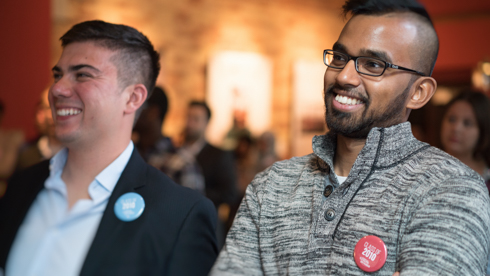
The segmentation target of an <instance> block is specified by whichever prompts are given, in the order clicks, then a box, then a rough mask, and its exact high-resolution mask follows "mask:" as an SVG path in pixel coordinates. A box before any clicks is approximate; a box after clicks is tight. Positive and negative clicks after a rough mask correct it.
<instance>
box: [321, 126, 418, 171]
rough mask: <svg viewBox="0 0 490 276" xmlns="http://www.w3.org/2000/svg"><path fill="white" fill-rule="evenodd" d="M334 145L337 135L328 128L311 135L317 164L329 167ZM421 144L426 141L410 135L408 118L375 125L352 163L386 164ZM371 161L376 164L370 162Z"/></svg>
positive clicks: (402, 156)
mask: <svg viewBox="0 0 490 276" xmlns="http://www.w3.org/2000/svg"><path fill="white" fill-rule="evenodd" d="M336 146H337V137H336V135H334V134H332V133H331V132H328V133H327V134H325V135H319V136H315V137H313V152H314V153H315V154H316V155H317V156H318V157H319V160H318V162H319V165H320V167H322V168H326V167H329V168H333V157H334V155H335V149H336ZM424 146H427V144H426V143H422V142H420V141H418V140H417V139H415V137H414V136H413V134H412V130H411V125H410V123H409V122H404V123H401V124H397V125H393V126H390V127H386V128H378V127H375V128H373V129H371V131H370V132H369V134H368V137H367V139H366V144H365V145H364V147H363V149H362V150H361V152H360V153H359V155H358V156H357V159H356V161H355V163H354V167H356V166H358V165H375V166H376V167H386V166H390V165H393V164H395V163H397V162H400V161H402V160H403V159H405V158H406V157H408V156H409V155H411V154H412V153H413V152H414V151H416V150H418V149H420V148H422V147H424ZM378 148H379V149H378ZM376 156H377V158H376ZM374 161H376V164H372V163H373V162H374ZM367 163H371V164H367Z"/></svg>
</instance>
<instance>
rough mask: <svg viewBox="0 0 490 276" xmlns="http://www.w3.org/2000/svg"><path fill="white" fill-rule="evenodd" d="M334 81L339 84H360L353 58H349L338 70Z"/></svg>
mask: <svg viewBox="0 0 490 276" xmlns="http://www.w3.org/2000/svg"><path fill="white" fill-rule="evenodd" d="M336 81H337V83H338V84H339V85H340V86H351V87H357V86H359V85H360V84H361V78H360V76H359V73H358V72H357V70H356V63H355V61H354V60H349V61H348V62H347V64H346V65H345V67H344V68H343V69H342V70H341V71H340V72H339V74H338V75H337V77H336Z"/></svg>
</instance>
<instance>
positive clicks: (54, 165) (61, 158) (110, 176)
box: [45, 141, 134, 194]
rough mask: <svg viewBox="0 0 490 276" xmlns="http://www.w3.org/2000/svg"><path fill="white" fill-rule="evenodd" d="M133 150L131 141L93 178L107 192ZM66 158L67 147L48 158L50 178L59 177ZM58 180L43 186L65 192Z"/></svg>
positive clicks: (111, 189) (110, 189)
mask: <svg viewBox="0 0 490 276" xmlns="http://www.w3.org/2000/svg"><path fill="white" fill-rule="evenodd" d="M133 150H134V144H133V141H130V142H129V145H128V146H127V147H126V149H125V150H124V151H123V152H122V153H121V154H120V155H119V156H118V157H117V158H116V160H114V161H113V162H112V163H111V164H110V165H109V166H107V167H106V168H105V169H104V170H103V171H101V172H100V173H99V174H98V175H97V176H96V177H95V180H96V181H97V182H98V183H100V185H102V186H103V187H104V188H105V189H106V190H107V191H108V192H112V191H113V190H114V187H115V186H116V184H117V181H118V180H119V177H120V176H121V174H122V172H123V170H124V168H126V165H127V164H128V162H129V158H130V157H131V154H132V152H133ZM67 158H68V149H67V148H63V149H62V150H60V151H59V152H58V153H57V154H55V155H54V156H53V158H51V160H50V166H49V169H50V173H49V176H50V178H60V179H61V173H62V172H63V168H64V167H65V164H66V159H67ZM59 184H60V183H59V181H56V182H54V181H46V182H45V187H46V188H47V189H57V190H60V191H61V192H62V193H63V194H66V187H58V186H59Z"/></svg>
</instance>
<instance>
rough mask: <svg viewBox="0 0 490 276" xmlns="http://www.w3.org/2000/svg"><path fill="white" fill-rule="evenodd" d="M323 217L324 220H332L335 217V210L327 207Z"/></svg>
mask: <svg viewBox="0 0 490 276" xmlns="http://www.w3.org/2000/svg"><path fill="white" fill-rule="evenodd" d="M324 217H325V219H326V220H328V221H332V220H333V219H334V218H335V210H334V209H332V208H329V209H327V211H325V214H324Z"/></svg>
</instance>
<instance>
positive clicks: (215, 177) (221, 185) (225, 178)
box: [182, 101, 237, 208]
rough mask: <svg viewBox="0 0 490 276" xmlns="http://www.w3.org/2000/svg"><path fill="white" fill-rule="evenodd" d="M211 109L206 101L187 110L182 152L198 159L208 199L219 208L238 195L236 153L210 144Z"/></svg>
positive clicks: (192, 103) (197, 103) (196, 102)
mask: <svg viewBox="0 0 490 276" xmlns="http://www.w3.org/2000/svg"><path fill="white" fill-rule="evenodd" d="M210 118H211V110H210V109H209V107H208V105H207V104H206V103H205V102H200V101H192V102H191V103H190V104H189V107H188V110H187V120H186V125H185V128H184V137H183V145H182V149H183V150H186V151H187V152H188V153H189V154H191V155H192V156H194V157H195V158H196V161H197V163H198V164H199V166H200V167H201V169H202V172H203V175H204V182H205V192H206V196H207V197H208V198H209V199H211V201H213V203H214V205H215V206H216V208H218V207H219V206H220V205H222V204H228V205H229V204H230V203H232V202H233V200H234V199H235V196H236V181H237V180H236V170H235V168H234V158H233V154H232V153H231V152H229V151H224V150H221V149H219V148H217V147H215V146H213V145H211V144H209V143H208V142H207V141H206V138H205V133H206V129H207V126H208V123H209V120H210Z"/></svg>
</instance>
